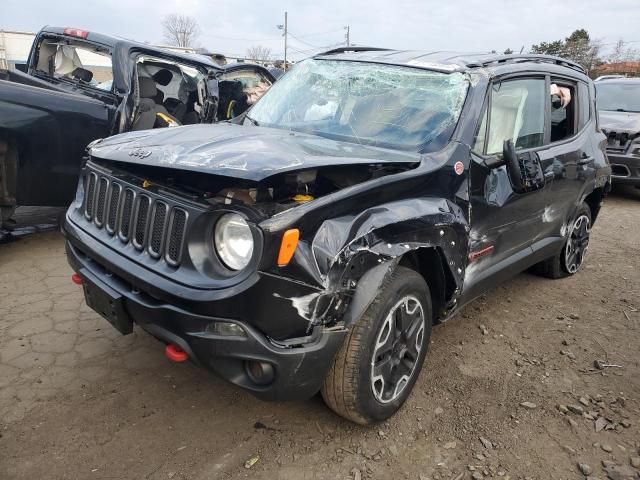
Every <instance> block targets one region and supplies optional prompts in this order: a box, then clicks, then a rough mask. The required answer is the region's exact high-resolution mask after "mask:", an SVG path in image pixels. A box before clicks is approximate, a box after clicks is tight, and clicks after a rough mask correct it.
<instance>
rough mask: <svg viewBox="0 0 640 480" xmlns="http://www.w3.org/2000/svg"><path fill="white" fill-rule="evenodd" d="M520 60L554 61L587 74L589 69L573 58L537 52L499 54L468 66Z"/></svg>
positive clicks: (485, 65)
mask: <svg viewBox="0 0 640 480" xmlns="http://www.w3.org/2000/svg"><path fill="white" fill-rule="evenodd" d="M518 62H544V63H553V64H555V65H561V66H563V67H568V68H571V69H573V70H577V71H578V72H580V73H584V74H585V75H586V74H587V71H586V70H585V69H584V67H583V66H582V65H580V64H579V63H576V62H572V61H571V60H567V59H566V58H561V57H554V56H553V55H537V54H529V55H519V54H515V55H513V54H512V55H497V56H495V57H492V58H488V59H487V58H485V59H483V60H481V61H479V62H470V63H467V67H468V68H474V67H488V66H489V65H495V64H500V63H518Z"/></svg>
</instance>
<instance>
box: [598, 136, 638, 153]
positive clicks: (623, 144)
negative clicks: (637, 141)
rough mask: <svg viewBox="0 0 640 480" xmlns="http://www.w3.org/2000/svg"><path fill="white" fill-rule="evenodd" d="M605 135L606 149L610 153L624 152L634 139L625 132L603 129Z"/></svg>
mask: <svg viewBox="0 0 640 480" xmlns="http://www.w3.org/2000/svg"><path fill="white" fill-rule="evenodd" d="M604 133H605V135H606V136H607V151H608V152H612V153H624V152H626V151H627V149H628V148H629V145H630V144H631V142H632V141H633V140H634V138H635V137H632V136H631V135H629V133H627V132H612V131H604Z"/></svg>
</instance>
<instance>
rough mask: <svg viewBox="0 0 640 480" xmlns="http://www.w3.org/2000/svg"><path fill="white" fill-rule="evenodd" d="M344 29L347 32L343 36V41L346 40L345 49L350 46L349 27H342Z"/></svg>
mask: <svg viewBox="0 0 640 480" xmlns="http://www.w3.org/2000/svg"><path fill="white" fill-rule="evenodd" d="M344 29H345V30H346V31H347V33H346V34H345V39H346V40H347V47H348V46H349V45H350V43H349V25H347V26H346V27H344Z"/></svg>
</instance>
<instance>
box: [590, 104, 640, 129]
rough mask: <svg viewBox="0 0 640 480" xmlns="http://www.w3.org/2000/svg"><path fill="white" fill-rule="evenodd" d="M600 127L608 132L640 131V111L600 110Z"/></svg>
mask: <svg viewBox="0 0 640 480" xmlns="http://www.w3.org/2000/svg"><path fill="white" fill-rule="evenodd" d="M599 118H600V128H602V129H603V130H606V131H607V132H627V133H638V132H640V113H633V112H612V111H607V110H600V111H599Z"/></svg>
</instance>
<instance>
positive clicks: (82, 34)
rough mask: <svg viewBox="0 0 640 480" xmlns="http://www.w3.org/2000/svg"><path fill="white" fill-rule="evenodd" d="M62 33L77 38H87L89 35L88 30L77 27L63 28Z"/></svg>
mask: <svg viewBox="0 0 640 480" xmlns="http://www.w3.org/2000/svg"><path fill="white" fill-rule="evenodd" d="M64 34H65V35H69V36H71V37H78V38H87V37H88V36H89V32H88V31H86V30H80V29H79V28H65V29H64Z"/></svg>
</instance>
